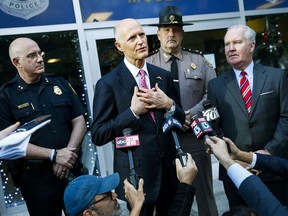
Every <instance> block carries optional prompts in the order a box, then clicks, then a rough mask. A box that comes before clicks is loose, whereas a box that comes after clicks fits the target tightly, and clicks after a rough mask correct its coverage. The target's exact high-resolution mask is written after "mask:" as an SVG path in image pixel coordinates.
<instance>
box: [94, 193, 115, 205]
mask: <svg viewBox="0 0 288 216" xmlns="http://www.w3.org/2000/svg"><path fill="white" fill-rule="evenodd" d="M105 195H106V196H104V197H102V198H101V199H99V200H96V201H94V202H91V203H90V205H89V207H90V206H92V205H95V204H97V203H99V202H101V201H103V200H105V199H107V198H108V197H110V199H111V200H112V192H111V191H109V192H107V193H105Z"/></svg>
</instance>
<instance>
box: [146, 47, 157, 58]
mask: <svg viewBox="0 0 288 216" xmlns="http://www.w3.org/2000/svg"><path fill="white" fill-rule="evenodd" d="M157 53H159V49H156V50H153V51H152V52H150V53H149V54H148V56H147V58H148V57H150V56H152V55H155V54H157Z"/></svg>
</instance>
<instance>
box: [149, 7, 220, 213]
mask: <svg viewBox="0 0 288 216" xmlns="http://www.w3.org/2000/svg"><path fill="white" fill-rule="evenodd" d="M183 25H192V24H191V23H185V22H183V21H182V13H181V12H180V11H179V9H178V8H177V7H175V6H167V7H164V8H163V9H162V10H161V12H160V13H159V24H152V25H150V26H158V31H157V36H158V39H159V41H160V48H159V49H158V50H156V51H153V52H152V53H151V54H150V55H149V56H148V57H147V59H146V60H147V62H148V63H151V64H154V65H156V66H158V67H161V68H164V69H166V70H168V71H171V76H172V77H173V83H174V85H175V90H176V91H178V95H179V97H180V100H181V105H182V108H183V109H184V110H185V113H186V121H185V125H183V128H184V129H185V132H183V133H178V136H179V140H180V143H181V146H182V148H183V150H184V151H186V152H189V153H190V154H191V155H192V157H193V159H194V160H195V162H196V165H197V167H198V175H197V177H196V178H195V181H194V186H195V188H196V201H197V206H198V212H199V215H200V216H201V215H203V216H204V215H205V216H207V215H212V216H215V215H218V210H217V206H216V202H215V198H214V193H213V184H212V183H213V182H212V167H211V158H210V155H209V154H207V153H206V147H205V145H204V141H203V140H197V139H196V137H195V136H194V134H193V133H192V131H191V129H190V128H189V125H190V123H191V117H192V116H193V115H194V114H195V113H197V112H199V111H202V110H203V105H202V102H203V101H204V100H206V99H207V89H208V82H209V80H211V79H213V78H215V77H216V73H215V70H214V69H213V67H212V66H211V64H209V62H208V61H207V60H206V59H205V58H204V57H203V56H202V55H200V54H199V53H197V52H193V51H189V50H185V49H183V48H182V47H181V43H182V40H183V37H184V31H183Z"/></svg>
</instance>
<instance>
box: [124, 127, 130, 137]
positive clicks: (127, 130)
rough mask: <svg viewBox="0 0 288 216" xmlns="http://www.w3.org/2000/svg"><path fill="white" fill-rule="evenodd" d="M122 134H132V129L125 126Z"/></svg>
mask: <svg viewBox="0 0 288 216" xmlns="http://www.w3.org/2000/svg"><path fill="white" fill-rule="evenodd" d="M122 134H123V135H124V136H130V135H131V134H132V129H131V128H125V129H124V130H123V131H122Z"/></svg>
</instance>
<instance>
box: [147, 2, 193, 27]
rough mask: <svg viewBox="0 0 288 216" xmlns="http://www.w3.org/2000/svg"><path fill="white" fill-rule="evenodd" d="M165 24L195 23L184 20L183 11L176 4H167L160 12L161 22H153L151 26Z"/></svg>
mask: <svg viewBox="0 0 288 216" xmlns="http://www.w3.org/2000/svg"><path fill="white" fill-rule="evenodd" d="M163 25H181V26H183V25H193V23H187V22H183V21H182V13H181V12H180V10H179V9H178V8H177V7H175V6H166V7H164V8H163V9H162V10H161V11H160V13H159V23H158V24H151V25H149V26H163Z"/></svg>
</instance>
